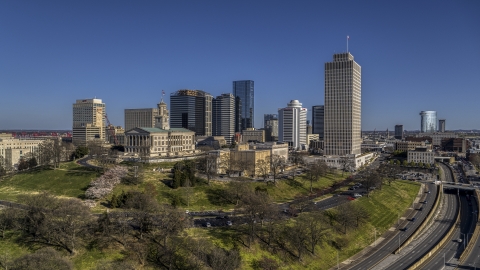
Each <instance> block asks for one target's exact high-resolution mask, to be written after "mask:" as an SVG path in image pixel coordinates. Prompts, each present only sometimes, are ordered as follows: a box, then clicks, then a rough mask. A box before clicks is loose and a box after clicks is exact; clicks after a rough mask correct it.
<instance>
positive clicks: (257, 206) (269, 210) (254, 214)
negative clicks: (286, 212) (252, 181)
mask: <svg viewBox="0 0 480 270" xmlns="http://www.w3.org/2000/svg"><path fill="white" fill-rule="evenodd" d="M235 209H236V211H238V212H239V213H241V214H242V215H243V216H244V217H245V219H246V222H247V228H248V229H247V231H248V233H247V234H248V246H249V247H250V246H251V243H252V241H253V239H254V236H255V225H256V223H257V221H261V222H263V220H264V219H266V218H268V217H270V218H273V217H274V216H278V214H277V212H278V209H276V207H275V206H274V205H272V203H271V201H270V197H269V196H268V194H267V193H265V192H255V191H253V190H252V189H251V188H250V189H248V190H246V193H244V194H242V195H241V197H240V200H239V204H238V205H237V206H236V208H235Z"/></svg>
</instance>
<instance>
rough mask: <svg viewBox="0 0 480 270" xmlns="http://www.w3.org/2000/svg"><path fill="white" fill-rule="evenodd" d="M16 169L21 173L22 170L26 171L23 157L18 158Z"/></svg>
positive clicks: (26, 167)
mask: <svg viewBox="0 0 480 270" xmlns="http://www.w3.org/2000/svg"><path fill="white" fill-rule="evenodd" d="M17 169H18V170H19V171H23V170H26V169H28V162H27V161H26V160H25V159H24V158H23V157H21V158H20V161H19V162H18V167H17Z"/></svg>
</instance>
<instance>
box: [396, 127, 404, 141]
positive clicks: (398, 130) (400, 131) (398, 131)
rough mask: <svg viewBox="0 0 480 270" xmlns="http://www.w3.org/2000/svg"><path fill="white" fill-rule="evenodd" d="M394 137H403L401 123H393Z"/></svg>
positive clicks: (399, 138)
mask: <svg viewBox="0 0 480 270" xmlns="http://www.w3.org/2000/svg"><path fill="white" fill-rule="evenodd" d="M395 139H397V140H401V139H403V125H395Z"/></svg>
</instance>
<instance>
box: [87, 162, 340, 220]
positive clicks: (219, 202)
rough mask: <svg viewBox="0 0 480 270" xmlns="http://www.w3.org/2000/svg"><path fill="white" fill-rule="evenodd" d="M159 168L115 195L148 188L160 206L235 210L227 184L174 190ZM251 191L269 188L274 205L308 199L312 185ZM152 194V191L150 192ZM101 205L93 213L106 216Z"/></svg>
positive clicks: (322, 183)
mask: <svg viewBox="0 0 480 270" xmlns="http://www.w3.org/2000/svg"><path fill="white" fill-rule="evenodd" d="M162 165H163V166H162V167H164V168H171V166H173V164H162ZM158 167H159V166H158V165H147V166H145V167H144V175H145V180H144V183H142V184H140V185H138V186H128V185H124V184H120V185H118V186H116V187H115V189H114V191H113V194H117V195H118V194H120V193H122V191H125V192H127V191H128V190H138V191H144V190H145V186H146V185H147V183H148V185H149V188H150V187H151V186H153V187H155V192H156V198H157V200H158V201H159V202H160V203H166V204H170V203H172V201H173V200H174V198H180V201H181V203H180V205H178V207H180V208H183V209H188V210H190V211H204V210H217V211H228V210H231V209H233V208H234V205H233V204H230V203H228V202H225V200H224V199H223V198H222V190H223V189H224V188H225V186H226V185H227V183H228V182H227V181H214V180H212V181H210V185H207V184H201V185H197V186H195V187H191V188H184V187H181V188H177V189H172V188H170V187H169V186H168V181H169V180H171V177H170V175H169V173H166V172H165V173H164V172H159V171H154V170H153V169H154V168H158ZM346 177H348V174H344V175H343V176H342V174H341V173H330V174H328V175H326V176H325V177H322V178H320V179H319V181H317V182H313V185H312V186H313V190H314V191H315V190H320V189H323V188H327V187H329V186H331V185H332V184H333V183H335V182H337V181H341V180H343V179H345V178H346ZM248 183H249V185H251V186H252V188H255V187H257V186H259V187H262V188H267V190H268V194H269V195H270V197H271V198H272V200H273V201H275V202H287V201H291V200H293V199H295V198H297V197H299V196H307V195H309V194H310V182H309V181H308V179H307V178H306V177H305V176H304V175H299V176H296V177H295V181H292V180H291V179H289V180H285V179H282V180H277V183H276V185H272V184H268V185H267V184H266V183H264V182H248ZM150 191H151V190H150ZM110 197H111V196H109V197H108V198H106V199H105V200H103V201H101V202H100V203H99V204H97V206H96V207H95V208H94V209H93V211H94V212H103V211H105V210H106V207H105V205H108V204H107V199H109V198H110Z"/></svg>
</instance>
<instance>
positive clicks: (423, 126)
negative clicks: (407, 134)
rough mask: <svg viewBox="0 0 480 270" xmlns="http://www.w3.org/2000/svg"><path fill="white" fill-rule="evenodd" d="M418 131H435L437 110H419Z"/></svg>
mask: <svg viewBox="0 0 480 270" xmlns="http://www.w3.org/2000/svg"><path fill="white" fill-rule="evenodd" d="M420 117H421V122H420V132H422V133H433V132H436V131H437V112H436V111H421V112H420Z"/></svg>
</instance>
